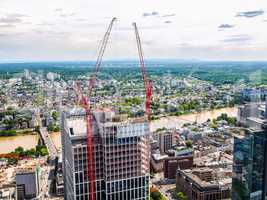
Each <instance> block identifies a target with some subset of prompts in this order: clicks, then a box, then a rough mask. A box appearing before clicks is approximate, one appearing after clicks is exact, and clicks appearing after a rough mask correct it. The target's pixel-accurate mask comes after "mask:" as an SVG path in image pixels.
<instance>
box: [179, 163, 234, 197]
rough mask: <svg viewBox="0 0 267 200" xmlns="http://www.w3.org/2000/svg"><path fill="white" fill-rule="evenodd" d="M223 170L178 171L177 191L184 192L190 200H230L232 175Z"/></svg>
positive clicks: (197, 169)
mask: <svg viewBox="0 0 267 200" xmlns="http://www.w3.org/2000/svg"><path fill="white" fill-rule="evenodd" d="M219 171H221V169H220V170H219V169H216V170H214V169H210V168H195V169H186V170H180V169H178V170H177V175H176V189H177V191H178V192H184V193H185V195H186V196H187V198H188V200H206V199H208V200H221V199H229V198H230V194H231V174H229V173H228V171H225V173H222V172H220V173H218V172H219Z"/></svg>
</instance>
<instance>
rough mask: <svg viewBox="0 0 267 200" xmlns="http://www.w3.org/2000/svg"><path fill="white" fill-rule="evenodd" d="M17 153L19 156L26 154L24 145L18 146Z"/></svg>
mask: <svg viewBox="0 0 267 200" xmlns="http://www.w3.org/2000/svg"><path fill="white" fill-rule="evenodd" d="M15 153H17V154H19V156H22V155H23V154H24V149H23V147H17V148H16V149H15Z"/></svg>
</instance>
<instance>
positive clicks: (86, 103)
mask: <svg viewBox="0 0 267 200" xmlns="http://www.w3.org/2000/svg"><path fill="white" fill-rule="evenodd" d="M115 21H116V18H113V19H112V20H111V22H110V24H109V26H108V29H107V31H106V33H105V35H104V38H103V40H102V41H101V44H100V50H99V53H98V57H97V60H96V64H95V71H94V73H93V74H92V75H91V77H90V79H89V92H88V97H89V98H90V97H91V94H92V91H93V88H94V87H95V84H96V76H97V73H98V71H99V69H100V66H101V63H102V58H103V55H104V53H105V50H106V46H107V43H108V40H109V36H110V32H111V29H112V26H113V24H114V22H115ZM76 85H77V90H78V101H79V104H80V105H81V106H82V107H83V108H84V110H85V113H86V130H87V161H88V177H89V199H90V200H95V162H94V138H93V116H92V110H91V105H90V99H89V98H87V97H86V96H84V94H83V93H82V89H81V85H80V82H77V83H76Z"/></svg>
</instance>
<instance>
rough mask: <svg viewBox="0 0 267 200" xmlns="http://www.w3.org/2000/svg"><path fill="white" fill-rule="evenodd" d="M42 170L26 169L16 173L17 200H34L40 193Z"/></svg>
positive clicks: (37, 168) (38, 168)
mask: <svg viewBox="0 0 267 200" xmlns="http://www.w3.org/2000/svg"><path fill="white" fill-rule="evenodd" d="M40 176H41V169H40V167H36V169H30V170H29V169H25V170H20V171H17V172H16V193H17V195H16V196H17V200H25V199H34V198H36V197H37V196H38V195H39V193H40V188H41V181H40V180H41V178H40Z"/></svg>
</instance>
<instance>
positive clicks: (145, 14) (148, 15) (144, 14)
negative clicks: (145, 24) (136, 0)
mask: <svg viewBox="0 0 267 200" xmlns="http://www.w3.org/2000/svg"><path fill="white" fill-rule="evenodd" d="M158 15H159V13H158V12H156V11H153V12H151V13H148V12H145V13H143V17H151V16H158Z"/></svg>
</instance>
